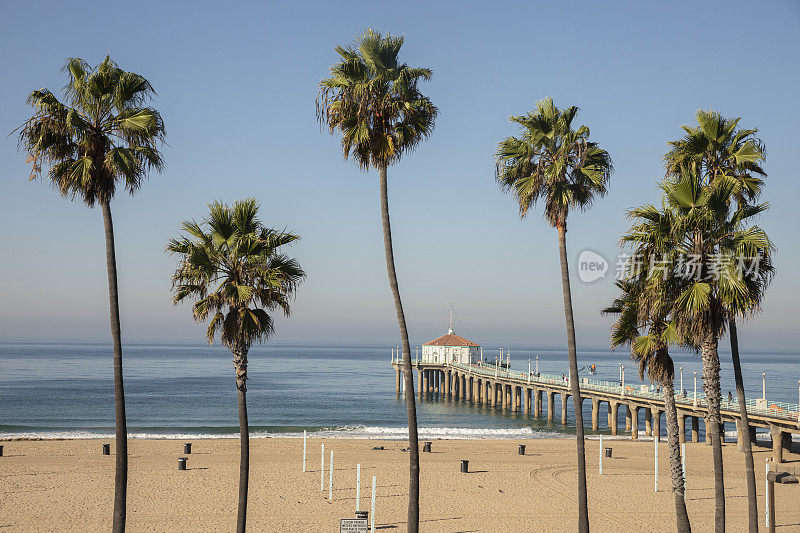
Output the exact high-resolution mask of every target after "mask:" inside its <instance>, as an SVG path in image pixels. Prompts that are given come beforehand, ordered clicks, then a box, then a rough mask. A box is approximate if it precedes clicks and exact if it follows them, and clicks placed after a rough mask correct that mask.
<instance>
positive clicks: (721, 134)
mask: <svg viewBox="0 0 800 533" xmlns="http://www.w3.org/2000/svg"><path fill="white" fill-rule="evenodd" d="M695 119H696V120H697V125H696V126H683V130H684V132H685V133H686V134H685V135H684V136H683V137H682V138H681V139H678V140H677V141H671V142H670V143H669V144H670V147H671V148H670V151H669V152H667V154H666V155H665V156H664V159H665V162H666V166H667V173H668V174H672V175H678V174H680V172H681V169H682V168H685V167H692V169H693V170H694V171H695V172H696V173H697V174H698V175H700V176H704V177H705V181H704V183H705V184H711V183H713V182H716V181H724V182H727V184H728V186H729V188H730V194H731V196H732V197H733V198H735V199H736V200H737V201H738V202H739V203H746V202H748V201H753V200H755V199H756V198H758V196H759V195H760V194H761V188H762V186H763V184H764V181H763V179H762V178H763V177H764V176H766V172H764V169H763V168H762V167H761V164H762V163H763V162H764V160H765V159H766V148H765V147H764V143H763V142H762V141H761V139H759V138H758V137H756V133H758V130H757V129H741V128H739V121H740V119H739V118H735V119H729V118H725V117H723V116H722V115H721V114H719V113H717V112H715V111H703V110H702V109H701V110H698V111H697V113H696V115H695Z"/></svg>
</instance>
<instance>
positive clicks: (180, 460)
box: [178, 457, 186, 470]
mask: <svg viewBox="0 0 800 533" xmlns="http://www.w3.org/2000/svg"><path fill="white" fill-rule="evenodd" d="M178 470H186V457H178Z"/></svg>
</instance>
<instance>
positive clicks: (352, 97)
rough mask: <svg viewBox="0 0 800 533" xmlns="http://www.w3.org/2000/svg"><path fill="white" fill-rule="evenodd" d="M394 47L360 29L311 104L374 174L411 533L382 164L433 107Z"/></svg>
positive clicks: (411, 430) (415, 484)
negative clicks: (393, 339)
mask: <svg viewBox="0 0 800 533" xmlns="http://www.w3.org/2000/svg"><path fill="white" fill-rule="evenodd" d="M402 45H403V37H392V36H391V35H387V36H386V37H384V36H382V35H381V34H380V33H378V32H375V31H373V30H366V31H365V32H364V34H363V35H362V36H361V37H359V38H358V39H357V40H356V42H355V43H354V44H353V45H351V46H347V47H343V46H337V47H336V52H337V53H338V54H339V56H340V57H341V59H340V61H339V62H337V63H336V64H334V65H333V66H332V67H331V69H330V71H331V77H330V78H327V79H324V80H322V81H321V82H320V83H319V94H318V96H317V101H316V104H317V119H318V120H319V122H320V124H324V125H325V126H327V127H328V130H329V132H330V133H334V132H336V131H338V132H339V133H340V134H341V136H342V152H343V153H344V157H345V159H349V158H350V157H352V158H353V159H354V160H355V162H356V163H357V164H358V166H359V167H360V168H361V169H363V170H368V169H370V168H375V169H377V170H378V178H379V181H380V206H381V222H382V225H383V245H384V253H385V255H386V271H387V273H388V276H389V287H390V288H391V290H392V295H393V297H394V306H395V311H396V313H397V322H398V325H399V327H400V338H401V341H402V346H403V376H404V380H405V390H406V411H407V414H408V439H409V449H410V453H409V490H408V530H409V531H410V532H416V531H418V530H419V441H418V436H417V407H416V403H415V398H414V377H413V374H412V367H411V347H410V345H409V341H408V329H407V327H406V319H405V314H404V313H403V303H402V301H401V299H400V289H399V287H398V284H397V273H396V271H395V265H394V251H393V249H392V230H391V225H390V223H389V193H388V183H387V176H386V172H387V168H388V167H389V165H391V164H393V163H396V162H398V161H399V160H400V158H401V157H402V155H403V154H405V153H406V152H409V151H411V150H413V149H414V148H415V147H416V146H417V145H418V144H419V143H420V142H422V141H423V140H424V139H426V138H428V137H429V136H430V135H431V133H432V132H433V127H434V121H435V119H436V114H437V109H436V107H435V106H434V105H433V104H432V103H431V101H430V100H429V99H428V98H427V97H426V96H424V95H423V94H422V93H420V91H419V88H418V85H419V82H420V81H427V80H430V78H431V76H432V71H431V70H430V69H428V68H415V67H410V66H408V65H407V64H406V63H400V61H399V59H398V56H399V54H400V48H401V47H402Z"/></svg>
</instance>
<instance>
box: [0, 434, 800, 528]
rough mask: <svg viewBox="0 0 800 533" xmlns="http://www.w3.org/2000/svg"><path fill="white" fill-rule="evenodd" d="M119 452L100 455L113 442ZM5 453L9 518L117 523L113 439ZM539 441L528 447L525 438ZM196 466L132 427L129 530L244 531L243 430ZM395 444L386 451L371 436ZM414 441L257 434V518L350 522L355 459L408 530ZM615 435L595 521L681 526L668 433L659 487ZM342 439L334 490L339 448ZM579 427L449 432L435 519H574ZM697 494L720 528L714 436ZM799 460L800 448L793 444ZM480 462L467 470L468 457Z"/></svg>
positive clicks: (563, 522) (0, 521)
mask: <svg viewBox="0 0 800 533" xmlns="http://www.w3.org/2000/svg"><path fill="white" fill-rule="evenodd" d="M106 442H110V443H112V446H111V449H112V455H111V456H103V455H101V445H102V443H106ZM322 442H324V443H325V454H326V457H325V464H326V471H325V475H324V479H325V491H324V492H322V491H320V471H319V462H320V444H321V443H322ZM0 443H2V444H3V445H4V446H5V456H4V457H2V458H0V495H1V496H2V498H1V499H0V531H4V532H5V531H9V532H10V531H107V530H109V529H110V527H111V523H110V519H111V509H112V507H113V491H114V455H113V449H114V447H113V439H108V440H63V441H5V442H0ZM521 443H524V444H526V445H527V454H526V455H525V456H519V455H517V445H518V444H521ZM192 444H193V448H192V452H193V453H192V454H191V455H189V456H188V457H189V460H188V470H187V471H178V469H177V462H178V461H177V459H178V457H181V456H184V454H183V453H181V452H182V451H183V441H177V440H135V439H134V440H131V441H130V444H129V453H130V462H129V485H128V522H127V523H128V530H129V531H192V532H196V531H232V530H233V529H234V528H235V524H236V501H237V499H236V498H237V484H238V464H239V442H238V440H234V439H206V440H193V441H192ZM376 445H382V446H384V447H385V448H386V449H385V450H383V451H373V450H372V447H373V446H376ZM403 446H404V443H403V442H399V441H373V440H359V439H338V438H337V439H312V438H309V439H308V463H307V465H308V467H307V469H308V471H307V472H306V473H303V472H302V468H301V464H302V439H287V438H270V439H266V438H259V439H252V441H251V459H250V460H251V463H250V492H249V506H248V522H247V525H248V530H249V531H291V532H297V531H328V532H333V531H338V530H339V529H338V527H339V519H340V518H352V517H353V516H354V510H355V486H356V483H355V476H356V463H361V486H362V488H361V509H362V510H363V509H369V507H370V496H371V484H372V476H373V475H374V476H377V503H376V515H375V518H376V529H377V528H379V529H380V530H381V531H405V529H406V528H405V518H406V504H407V498H408V488H407V485H408V455H407V453H406V452H402V451H401V448H402V447H403ZM604 446H611V447H612V448H613V458H612V459H605V460H604V464H603V475H602V476H600V475H599V473H598V452H599V442H598V441H597V440H588V441H587V444H586V457H587V477H588V485H589V517H590V521H591V525H592V530H593V531H674V530H675V511H674V503H673V501H674V500H673V495H672V492H671V483H670V478H669V458H668V455H667V454H668V452H667V445H666V443H665V442H662V443H661V444H660V455H659V492H657V493H656V492H654V490H653V443H652V441H639V442H634V441H630V440H604ZM330 450H333V451H334V485H333V488H334V490H333V501H328V500H327V496H328V469H327V465H328V460H329V458H330ZM574 450H575V442H574V440H573V439H547V440H545V439H542V440H528V441H516V440H437V441H433V453H422V454H421V465H422V466H421V469H422V509H421V529H422V531H426V532H427V531H434V532H438V531H441V532H457V531H461V532H466V531H548V532H549V531H554V532H557V531H575V530H576V515H577V511H576V503H575V502H576V492H577V491H576V488H575V478H576V468H575V453H574ZM686 455H687V459H686V464H687V470H688V477H687V484H688V492H687V506H688V509H689V517H690V519H691V521H692V526H693V530H694V531H711V530H712V528H713V518H714V493H713V486H714V483H713V478H712V464H711V448H710V447H708V446H706V445H705V444H703V443H699V444H691V443H687V445H686ZM769 456H770V451H769V450H768V449H766V448H756V452H755V462H756V479H757V487H758V495H759V500H758V503H759V521H760V523H761V524H763V523H764V522H763V521H764V492H765V486H764V463H765V459H766V458H768V457H769ZM724 457H725V479H726V487H725V490H726V496H727V507H726V511H727V519H728V520H727V524H728V531H732V532H736V531H745V530H746V525H747V498H746V486H745V479H744V456H743V455H742V454H741V453H739V452H738V451H737V449H736V445H735V444H731V443H728V444H727V445H726V446H725V448H724ZM785 458H786V459H787V462H788V464H787V465H786V466H788V467H789V468H795V469H797V468H798V465H800V456H799V455H797V454H786V456H785ZM461 459H468V460H469V461H470V463H469V468H470V473H469V474H462V473H461V472H460V470H459V461H460V460H461ZM775 494H776V505H777V512H776V516H777V524H778V526H779V531H784V532H788V531H800V506H798V505H797V503H798V502H800V486H799V485H776V490H775Z"/></svg>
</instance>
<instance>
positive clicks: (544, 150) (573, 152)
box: [495, 98, 612, 531]
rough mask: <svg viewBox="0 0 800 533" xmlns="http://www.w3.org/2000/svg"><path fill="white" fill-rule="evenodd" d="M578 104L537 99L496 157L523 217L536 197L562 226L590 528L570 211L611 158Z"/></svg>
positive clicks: (582, 523) (582, 516) (583, 526)
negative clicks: (580, 119) (580, 120)
mask: <svg viewBox="0 0 800 533" xmlns="http://www.w3.org/2000/svg"><path fill="white" fill-rule="evenodd" d="M577 113H578V108H577V107H574V106H573V107H568V108H566V109H563V110H560V109H558V108H557V107H556V106H555V104H553V100H552V99H551V98H546V99H544V100H541V101H539V102H538V103H537V104H536V111H535V112H533V113H528V114H527V115H525V116H512V117H511V119H510V120H511V122H514V123H516V124H518V125H519V126H520V129H521V130H522V135H521V136H520V137H506V138H505V139H503V140H502V141H500V143H499V144H498V147H497V151H496V153H495V158H496V162H497V170H496V174H495V176H496V179H497V181H498V182H499V184H500V187H501V188H502V189H503V190H504V191H508V192H511V193H512V194H513V195H514V197H515V198H516V200H517V202H518V203H519V214H520V217H521V218H524V217H525V216H526V215H527V214H528V211H529V209H530V207H531V206H532V205H533V204H534V203H535V202H536V201H537V200H541V201H542V202H544V215H545V219H546V220H547V222H548V223H549V224H550V225H551V226H553V227H555V228H556V230H557V231H558V249H559V255H560V259H561V285H562V289H563V293H564V316H565V319H566V324H567V346H568V349H569V378H570V379H569V381H570V387H571V389H572V391H571V392H572V398H573V401H574V406H575V425H576V433H577V438H576V440H577V452H578V525H579V530H580V531H588V530H589V510H588V505H587V491H586V457H585V453H584V438H583V413H582V411H581V395H580V386H579V383H578V358H577V353H576V347H575V323H574V319H573V315H572V294H571V290H570V283H569V267H568V264H567V241H566V233H567V215H568V214H569V212H570V210H572V209H576V208H577V209H581V210H585V209H587V208H588V207H589V206H590V205H591V204H592V201H593V200H594V198H595V197H596V196H603V195H604V194H605V193H606V187H607V185H608V180H609V179H610V177H611V173H612V164H611V158H610V156H609V154H608V152H606V151H605V150H603V149H602V148H600V147H599V146H598V145H597V144H596V143H594V142H591V141H589V128H588V127H586V126H583V125H582V126H580V127H579V128H577V129H573V127H572V121H573V120H574V118H575V116H576V115H577Z"/></svg>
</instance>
